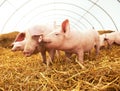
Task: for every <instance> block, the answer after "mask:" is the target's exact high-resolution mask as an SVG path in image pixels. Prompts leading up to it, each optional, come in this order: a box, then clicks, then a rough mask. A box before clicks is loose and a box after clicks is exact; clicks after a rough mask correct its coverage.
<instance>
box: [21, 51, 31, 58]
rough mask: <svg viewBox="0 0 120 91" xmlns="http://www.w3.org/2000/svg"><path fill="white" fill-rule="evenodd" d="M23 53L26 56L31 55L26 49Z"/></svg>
mask: <svg viewBox="0 0 120 91" xmlns="http://www.w3.org/2000/svg"><path fill="white" fill-rule="evenodd" d="M23 54H24V55H25V56H26V57H29V56H30V55H31V53H30V52H26V51H23Z"/></svg>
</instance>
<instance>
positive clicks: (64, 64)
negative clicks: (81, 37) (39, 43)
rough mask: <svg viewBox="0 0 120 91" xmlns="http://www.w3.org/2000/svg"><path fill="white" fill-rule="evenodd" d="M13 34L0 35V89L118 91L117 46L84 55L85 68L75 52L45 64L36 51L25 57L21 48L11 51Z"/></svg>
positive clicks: (119, 65)
mask: <svg viewBox="0 0 120 91" xmlns="http://www.w3.org/2000/svg"><path fill="white" fill-rule="evenodd" d="M17 34H18V33H17V32H14V33H10V34H4V35H0V91H119V90H120V46H118V45H113V46H112V48H111V49H107V48H104V49H102V50H100V54H99V55H98V56H97V57H95V54H94V53H93V52H92V54H91V55H90V56H88V54H85V60H84V66H85V69H81V66H80V65H79V64H78V63H77V62H76V56H75V55H73V56H72V57H71V60H65V56H64V54H63V53H61V56H60V57H59V58H58V57H56V58H55V61H54V62H53V63H52V65H50V66H49V67H47V66H46V65H45V64H44V63H42V61H41V57H40V55H39V53H37V54H34V55H32V56H31V57H25V56H24V55H23V53H22V52H21V51H16V52H12V51H11V47H10V44H11V43H12V41H13V40H14V38H15V37H16V35H17Z"/></svg>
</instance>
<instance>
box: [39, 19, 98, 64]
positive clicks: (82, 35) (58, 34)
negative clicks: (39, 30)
mask: <svg viewBox="0 0 120 91" xmlns="http://www.w3.org/2000/svg"><path fill="white" fill-rule="evenodd" d="M41 36H42V39H41V37H40V38H39V40H38V41H39V42H43V43H44V45H45V46H46V47H47V48H53V49H56V50H62V51H65V53H66V56H67V57H70V56H71V55H72V54H73V53H75V54H77V56H78V60H79V62H80V63H83V57H84V52H89V51H90V50H91V49H92V48H94V47H95V49H96V54H98V53H99V47H100V39H99V34H98V32H97V31H95V30H89V31H87V32H81V31H78V30H73V29H71V28H70V24H69V20H68V19H66V20H64V21H63V22H62V24H61V27H60V28H58V29H55V30H54V31H52V32H51V33H49V34H47V35H44V36H43V35H41Z"/></svg>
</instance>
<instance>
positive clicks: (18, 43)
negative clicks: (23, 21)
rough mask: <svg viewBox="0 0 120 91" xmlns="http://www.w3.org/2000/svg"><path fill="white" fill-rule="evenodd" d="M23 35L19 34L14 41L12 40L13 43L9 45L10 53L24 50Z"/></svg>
mask: <svg viewBox="0 0 120 91" xmlns="http://www.w3.org/2000/svg"><path fill="white" fill-rule="evenodd" d="M24 36H25V35H24V33H19V34H18V35H17V37H16V39H15V40H14V42H13V43H12V44H11V46H13V47H12V49H11V50H12V51H23V50H24V46H25V42H26V40H25V39H24Z"/></svg>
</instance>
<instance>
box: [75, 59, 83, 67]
mask: <svg viewBox="0 0 120 91" xmlns="http://www.w3.org/2000/svg"><path fill="white" fill-rule="evenodd" d="M76 62H77V63H78V64H79V66H80V67H81V69H85V66H84V65H83V61H78V60H77V59H76Z"/></svg>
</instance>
